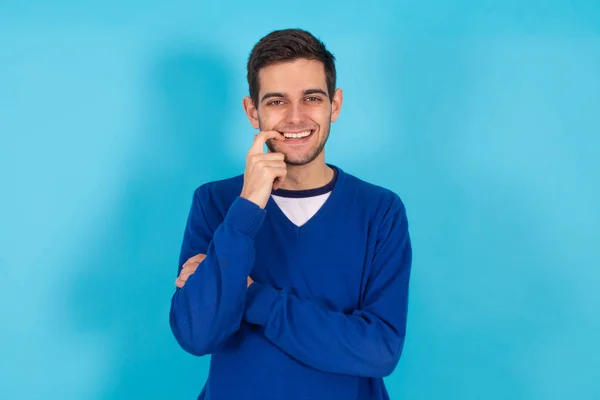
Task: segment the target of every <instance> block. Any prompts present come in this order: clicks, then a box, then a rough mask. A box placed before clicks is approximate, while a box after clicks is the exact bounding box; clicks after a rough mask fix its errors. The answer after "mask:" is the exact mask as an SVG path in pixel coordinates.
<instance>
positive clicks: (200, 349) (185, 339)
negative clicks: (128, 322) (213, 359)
mask: <svg viewBox="0 0 600 400" xmlns="http://www.w3.org/2000/svg"><path fill="white" fill-rule="evenodd" d="M202 189H203V188H202V187H201V188H200V189H198V190H197V191H196V192H195V194H194V199H193V203H192V207H191V210H190V212H189V216H188V220H187V224H186V227H185V231H184V237H183V243H182V246H181V253H180V259H179V268H178V273H177V275H179V272H180V271H181V269H182V266H183V264H184V263H185V262H186V261H187V259H189V258H190V257H192V256H194V255H196V254H199V253H202V254H206V258H205V259H204V260H203V261H202V262H201V263H200V265H198V268H197V269H196V271H195V272H194V273H193V274H192V275H191V276H190V277H189V278H188V279H187V281H186V283H185V285H184V286H183V287H182V288H176V290H175V293H174V294H173V296H172V299H171V309H170V315H169V319H170V326H171V331H172V332H173V335H174V336H175V338H176V340H177V342H178V343H179V345H180V346H181V347H182V348H183V349H184V350H185V351H187V352H189V353H191V354H194V355H197V356H202V355H206V354H210V353H213V352H214V351H215V350H216V349H218V347H219V346H220V345H221V344H223V343H224V342H225V340H226V339H227V338H228V337H229V336H230V335H231V334H233V333H235V332H236V331H237V330H238V329H239V326H240V323H241V319H242V315H243V311H244V304H245V303H244V302H245V296H246V288H247V277H248V275H249V273H250V271H251V269H252V267H253V265H254V257H255V250H254V237H255V235H256V233H257V232H258V230H259V228H260V226H261V224H262V221H263V220H264V215H265V211H264V210H262V209H261V208H259V207H258V206H257V205H255V204H254V203H252V202H250V201H248V200H246V199H243V198H241V197H238V198H237V199H236V200H235V201H234V202H233V204H232V205H231V207H230V208H229V210H228V212H227V214H226V216H225V218H224V220H223V222H222V223H221V224H220V225H219V226H218V227H217V228H216V229H215V231H214V233H213V232H212V231H211V229H210V227H209V223H208V220H207V218H206V215H205V213H204V208H203V205H204V204H203V203H204V202H205V199H206V197H207V196H206V195H202V193H203V191H202Z"/></svg>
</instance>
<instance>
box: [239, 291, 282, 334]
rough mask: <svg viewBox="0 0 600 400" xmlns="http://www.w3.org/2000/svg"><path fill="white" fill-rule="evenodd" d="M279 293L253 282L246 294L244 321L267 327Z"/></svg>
mask: <svg viewBox="0 0 600 400" xmlns="http://www.w3.org/2000/svg"><path fill="white" fill-rule="evenodd" d="M278 294H279V291H278V290H276V289H274V288H272V287H271V286H268V285H265V284H262V283H258V282H253V283H252V284H251V285H250V287H249V288H248V290H247V292H246V309H245V310H244V320H245V321H246V322H249V323H251V324H256V325H262V326H264V325H266V323H267V321H268V320H269V315H270V314H271V308H272V307H273V303H274V302H275V299H276V298H277V295H278Z"/></svg>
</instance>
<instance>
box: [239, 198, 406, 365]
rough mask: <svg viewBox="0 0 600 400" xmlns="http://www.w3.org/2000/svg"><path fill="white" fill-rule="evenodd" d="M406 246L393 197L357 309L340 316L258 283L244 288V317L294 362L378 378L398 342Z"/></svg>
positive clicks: (396, 353) (400, 210)
mask: <svg viewBox="0 0 600 400" xmlns="http://www.w3.org/2000/svg"><path fill="white" fill-rule="evenodd" d="M411 262H412V248H411V243H410V237H409V233H408V223H407V219H406V213H405V209H404V206H403V205H402V203H401V202H400V200H399V198H396V201H395V202H394V203H393V205H392V207H391V208H390V210H389V211H388V213H387V215H386V217H385V219H384V221H383V223H382V226H381V227H380V230H379V234H378V243H377V248H376V252H375V255H374V260H373V266H372V270H371V272H370V274H369V277H368V281H367V284H366V289H365V290H366V295H365V298H364V302H363V304H362V305H361V308H360V309H358V310H354V311H353V312H352V313H349V314H344V313H341V312H334V311H331V310H327V309H325V308H323V307H322V306H320V305H318V304H316V303H315V302H312V301H310V300H307V299H302V298H300V297H298V296H296V295H294V294H292V293H290V292H288V291H285V290H276V289H274V288H272V287H271V286H268V285H265V284H261V283H258V282H254V283H252V285H251V286H250V287H249V288H248V293H247V300H246V310H245V313H244V320H245V321H246V322H249V323H252V324H257V325H262V326H263V327H264V334H265V336H266V337H267V338H268V339H269V340H270V341H271V342H272V343H274V344H275V345H276V346H278V347H279V348H280V349H282V350H283V351H285V352H286V353H287V354H289V355H290V356H291V357H293V358H295V359H296V360H298V361H300V362H302V363H304V364H307V365H309V366H311V367H313V368H316V369H319V370H321V371H325V372H333V373H341V374H348V375H355V376H368V377H383V376H387V375H389V374H391V373H392V372H393V370H394V369H395V367H396V365H397V363H398V361H399V359H400V354H401V352H402V348H403V346H404V337H405V331H406V317H407V309H408V286H409V277H410V270H411Z"/></svg>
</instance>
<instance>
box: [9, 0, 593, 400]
mask: <svg viewBox="0 0 600 400" xmlns="http://www.w3.org/2000/svg"><path fill="white" fill-rule="evenodd" d="M286 27H301V28H305V29H308V30H310V31H311V32H313V33H314V34H315V35H317V36H318V37H320V38H321V39H323V40H324V41H325V42H326V44H327V45H328V46H329V48H330V49H331V50H332V52H333V53H334V54H335V56H336V58H337V61H338V64H337V65H338V69H339V86H340V87H341V88H343V90H344V92H345V102H344V106H343V109H342V113H341V116H340V119H339V120H338V122H336V123H335V124H334V125H333V128H332V129H333V130H332V136H331V139H330V142H329V143H328V145H327V151H326V154H327V161H328V162H331V163H334V164H336V165H339V166H340V167H342V168H343V169H345V170H346V171H347V172H350V173H352V174H355V175H357V176H359V177H361V178H363V179H366V180H369V181H371V182H373V183H377V184H381V185H384V186H386V187H389V188H391V189H393V190H395V191H397V193H399V194H400V196H401V197H402V199H403V200H404V202H405V204H406V207H407V210H408V215H409V220H410V224H411V233H412V238H413V246H414V264H413V276H412V286H411V297H410V311H409V312H410V315H409V321H408V335H407V338H406V346H405V351H404V354H403V357H402V359H401V361H400V364H399V366H398V368H397V369H396V371H395V372H394V373H393V375H391V376H390V377H388V378H386V382H387V385H388V388H389V391H390V394H391V397H392V399H400V400H401V399H408V400H437V399H440V400H442V399H443V400H481V399H485V400H500V399H509V400H520V399H523V400H552V399H557V400H558V399H561V400H563V399H576V400H592V399H600V344H599V340H600V318H599V316H600V254H599V253H600V250H599V245H598V239H600V228H599V227H600V160H599V155H598V153H599V152H600V136H599V135H600V3H599V2H598V1H558V0H557V1H528V2H521V1H513V0H510V1H478V2H475V1H473V2H469V1H465V0H460V1H442V0H425V1H420V2H416V1H391V0H390V1H373V2H371V3H368V2H364V1H332V0H331V1H303V2H287V3H286V2H267V1H261V2H242V1H229V2H225V1H221V2H208V1H191V0H175V1H169V2H167V1H162V2H161V1H153V0H146V1H128V2H123V1H115V0H106V1H103V2H78V1H53V2H50V1H39V0H27V1H16V0H2V1H0V135H1V136H0V183H1V184H0V188H1V189H0V190H1V196H0V247H1V249H0V250H1V251H0V315H1V316H2V322H1V323H2V327H1V329H0V398H1V399H3V400H21V399H23V400H30V399H44V400H48V399H51V400H54V399H56V400H70V399H73V400H82V399H86V400H87V399H90V400H96V399H98V400H99V399H111V400H112V399H115V400H126V399H127V400H131V399H194V398H196V396H197V394H198V393H199V391H200V389H201V388H202V386H203V384H204V380H205V379H206V376H207V367H208V358H200V359H199V358H196V357H193V356H191V355H188V354H187V353H185V352H184V351H183V350H181V349H180V348H179V347H178V346H177V344H176V343H175V340H174V339H173V337H172V335H171V332H170V329H169V324H168V313H169V301H170V296H171V294H172V292H173V290H174V279H175V273H176V270H177V265H176V263H177V259H178V251H179V246H180V242H181V238H182V233H183V227H184V224H185V219H186V216H187V212H188V208H189V206H190V202H191V196H192V192H193V190H194V189H195V188H196V187H197V186H199V185H200V184H202V183H204V182H206V181H209V180H214V179H220V178H224V177H228V176H232V175H234V174H239V173H242V172H243V167H244V156H245V153H246V150H247V149H248V147H249V146H250V144H251V141H252V135H253V134H254V133H255V132H254V131H253V130H252V128H251V126H250V125H249V123H248V121H247V120H246V119H245V116H244V114H243V110H242V97H243V96H244V95H246V93H247V84H246V81H245V73H246V71H245V62H246V59H247V56H248V54H249V51H250V49H251V47H252V46H253V44H254V43H255V42H256V41H257V40H258V39H259V38H260V37H261V36H262V35H264V34H266V33H268V32H270V31H271V30H274V29H279V28H286ZM231 384H232V385H235V377H232V381H231Z"/></svg>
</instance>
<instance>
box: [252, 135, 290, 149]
mask: <svg viewBox="0 0 600 400" xmlns="http://www.w3.org/2000/svg"><path fill="white" fill-rule="evenodd" d="M269 139H275V140H285V137H283V135H282V134H281V133H279V132H277V131H261V132H259V133H258V135H255V136H254V143H252V147H250V151H248V154H261V153H264V150H263V147H264V145H265V143H267V140H269Z"/></svg>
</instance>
